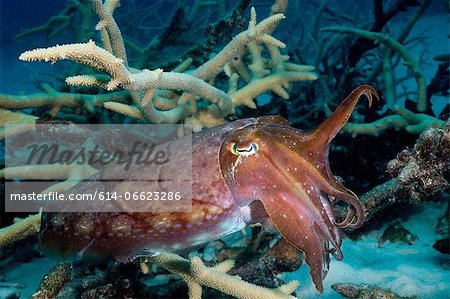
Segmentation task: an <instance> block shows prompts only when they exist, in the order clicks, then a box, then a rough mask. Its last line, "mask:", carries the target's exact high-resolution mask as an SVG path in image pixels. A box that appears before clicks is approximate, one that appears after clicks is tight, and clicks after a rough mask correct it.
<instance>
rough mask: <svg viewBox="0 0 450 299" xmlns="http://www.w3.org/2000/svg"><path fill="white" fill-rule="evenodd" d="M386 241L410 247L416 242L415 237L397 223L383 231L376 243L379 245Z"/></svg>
mask: <svg viewBox="0 0 450 299" xmlns="http://www.w3.org/2000/svg"><path fill="white" fill-rule="evenodd" d="M386 241H389V242H393V243H405V244H408V245H412V244H414V242H416V241H417V236H416V235H414V234H413V233H411V232H410V231H409V230H407V229H406V228H405V227H404V226H403V225H402V224H401V223H400V222H399V221H394V222H392V223H391V224H389V226H388V227H387V228H386V229H385V230H384V232H383V235H382V236H381V238H380V240H379V241H378V243H379V244H380V245H381V244H383V243H385V242H386Z"/></svg>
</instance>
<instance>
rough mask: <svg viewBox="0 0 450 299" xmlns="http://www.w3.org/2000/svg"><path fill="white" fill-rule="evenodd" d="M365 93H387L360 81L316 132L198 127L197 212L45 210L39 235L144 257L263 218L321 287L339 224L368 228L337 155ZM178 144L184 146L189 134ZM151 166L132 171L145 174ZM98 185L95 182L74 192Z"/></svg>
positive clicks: (49, 242)
mask: <svg viewBox="0 0 450 299" xmlns="http://www.w3.org/2000/svg"><path fill="white" fill-rule="evenodd" d="M362 95H365V96H366V97H367V98H368V100H369V106H370V104H371V102H372V97H373V96H375V97H376V98H378V95H377V93H376V91H375V90H374V89H373V88H372V87H370V86H367V85H363V86H360V87H358V88H356V89H355V90H354V91H353V92H352V93H351V94H350V95H349V96H348V97H347V98H346V99H345V100H344V101H343V102H342V103H341V104H340V105H339V107H338V108H337V109H336V110H335V111H334V113H333V114H332V115H331V116H330V117H329V118H328V119H326V120H325V121H324V122H323V123H322V124H321V125H320V126H319V127H318V128H316V129H315V130H312V131H310V132H303V131H301V130H299V129H296V128H293V127H290V126H289V124H288V121H287V120H286V119H284V118H282V117H280V116H264V117H259V118H249V119H242V120H237V121H234V122H231V123H229V124H226V125H223V126H221V127H216V128H213V129H209V130H205V131H202V132H199V133H195V134H194V135H193V137H192V151H193V153H192V158H193V161H192V209H191V211H189V212H164V213H153V212H128V213H127V212H121V213H100V212H99V213H92V212H91V213H88V212H84V213H44V216H43V220H42V226H41V233H40V242H41V244H42V246H43V247H44V249H46V250H48V251H50V252H51V253H53V254H58V255H62V256H64V257H70V256H73V255H78V256H80V255H82V256H92V257H98V256H110V257H114V258H116V259H118V260H120V261H123V262H128V261H131V260H133V259H134V258H135V257H137V256H140V255H145V254H158V253H161V252H168V251H177V250H182V249H187V248H192V247H194V246H197V245H199V244H202V243H205V242H208V241H212V240H216V239H219V238H221V237H223V236H225V235H227V234H230V233H233V232H236V231H239V230H241V229H243V228H245V227H246V226H248V225H251V224H254V223H262V224H264V225H268V226H272V227H274V228H276V229H277V230H278V231H279V232H280V234H281V235H282V237H283V238H285V239H286V240H287V241H288V242H289V243H290V244H291V245H292V246H294V247H295V248H297V249H298V250H301V251H303V252H304V254H305V261H306V264H307V265H308V266H309V268H310V274H311V277H312V280H313V282H314V284H315V286H316V288H317V290H318V291H319V292H322V291H323V279H324V278H325V276H326V275H327V272H328V269H329V263H330V258H329V255H330V254H331V255H333V256H334V258H336V259H337V260H341V259H342V258H343V255H342V251H341V249H340V247H341V244H342V237H341V232H340V230H341V229H342V228H345V227H353V228H356V227H359V226H361V224H362V223H363V219H364V212H363V206H362V205H361V203H360V202H359V201H358V198H357V196H356V195H355V194H354V193H353V192H352V191H350V190H349V189H347V188H345V187H344V186H343V185H342V184H341V183H339V182H338V181H337V180H336V178H335V177H334V176H333V174H332V173H331V170H330V166H329V162H328V152H329V146H330V142H331V140H332V139H333V138H334V137H335V136H336V134H337V133H338V132H339V130H340V129H341V128H342V127H343V126H344V124H345V123H346V122H347V120H348V119H349V117H350V114H351V112H352V110H353V109H354V107H355V105H356V104H357V102H358V99H359V98H360V97H361V96H362ZM176 142H178V143H180V144H182V143H183V138H181V139H178V140H177V141H176ZM145 167H146V166H145V165H144V166H140V167H137V168H136V169H131V170H129V171H128V172H127V173H124V175H126V176H130V173H131V174H133V172H135V173H138V174H139V175H140V176H141V177H142V176H143V177H145V173H146V169H145ZM105 176H107V174H105V173H100V174H97V177H105ZM94 179H95V177H94ZM93 181H94V182H93ZM127 184H128V185H127ZM130 184H132V183H129V182H125V181H123V182H114V183H113V185H109V187H108V191H114V190H118V189H120V190H124V188H133V186H132V185H130ZM98 188H101V187H99V186H98V185H96V183H95V180H91V181H90V182H87V183H86V182H82V183H80V184H78V185H77V186H75V187H74V188H73V189H72V190H69V191H70V192H84V193H86V192H89V191H90V190H91V191H94V190H97V189H98ZM330 196H331V197H334V198H336V199H339V200H342V201H343V202H345V203H346V204H348V212H347V215H346V217H345V219H337V218H336V217H335V215H334V213H333V206H332V204H331V202H330V198H329V197H330Z"/></svg>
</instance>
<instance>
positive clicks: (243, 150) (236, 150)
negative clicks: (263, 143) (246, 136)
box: [229, 142, 258, 157]
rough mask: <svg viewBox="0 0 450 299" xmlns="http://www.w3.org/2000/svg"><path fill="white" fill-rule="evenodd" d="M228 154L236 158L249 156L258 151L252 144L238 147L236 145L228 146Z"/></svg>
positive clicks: (256, 145) (255, 145)
mask: <svg viewBox="0 0 450 299" xmlns="http://www.w3.org/2000/svg"><path fill="white" fill-rule="evenodd" d="M229 150H230V152H231V153H233V154H234V155H237V156H244V157H246V156H250V155H253V154H255V153H256V152H257V151H258V144H256V143H254V142H252V143H250V144H249V145H248V146H238V145H237V144H236V143H232V144H230V148H229Z"/></svg>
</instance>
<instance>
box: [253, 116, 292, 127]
mask: <svg viewBox="0 0 450 299" xmlns="http://www.w3.org/2000/svg"><path fill="white" fill-rule="evenodd" d="M256 122H257V123H258V124H278V125H284V126H289V121H288V120H287V119H285V118H284V117H282V116H280V115H265V116H260V117H258V118H257V119H256Z"/></svg>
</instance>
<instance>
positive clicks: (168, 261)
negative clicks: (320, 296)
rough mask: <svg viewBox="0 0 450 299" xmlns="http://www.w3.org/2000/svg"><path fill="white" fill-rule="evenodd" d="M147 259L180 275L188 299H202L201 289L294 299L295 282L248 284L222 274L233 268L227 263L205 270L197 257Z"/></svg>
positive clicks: (248, 297) (247, 296)
mask: <svg viewBox="0 0 450 299" xmlns="http://www.w3.org/2000/svg"><path fill="white" fill-rule="evenodd" d="M149 259H150V260H151V261H154V262H156V263H158V264H159V265H161V266H162V267H164V268H166V269H167V270H168V271H169V272H172V273H174V274H177V275H179V276H180V277H181V278H182V279H183V280H184V281H185V282H186V283H187V285H188V288H189V298H191V299H197V298H201V293H202V286H207V287H210V288H214V289H217V290H220V291H221V292H223V293H225V294H228V295H231V296H234V297H236V298H245V299H251V298H254V299H260V298H268V299H269V298H271V299H272V298H291V299H293V298H295V297H294V296H291V295H290V294H291V293H292V292H293V291H294V290H295V289H296V288H297V286H298V282H297V281H295V280H294V281H291V282H290V283H288V284H286V285H283V286H281V287H278V288H275V289H269V288H264V287H260V286H257V285H254V284H251V283H248V282H246V281H243V280H242V279H241V278H240V277H239V276H231V275H228V274H226V273H225V272H226V271H228V270H229V269H230V268H231V267H232V266H233V263H232V262H230V261H225V262H223V263H220V264H218V265H216V266H215V267H206V266H205V265H204V264H203V262H202V261H201V260H200V259H199V258H198V257H193V258H192V259H191V260H190V261H189V260H187V259H184V258H182V257H181V256H179V255H176V254H172V253H163V254H160V255H157V256H154V257H151V258H149Z"/></svg>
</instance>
